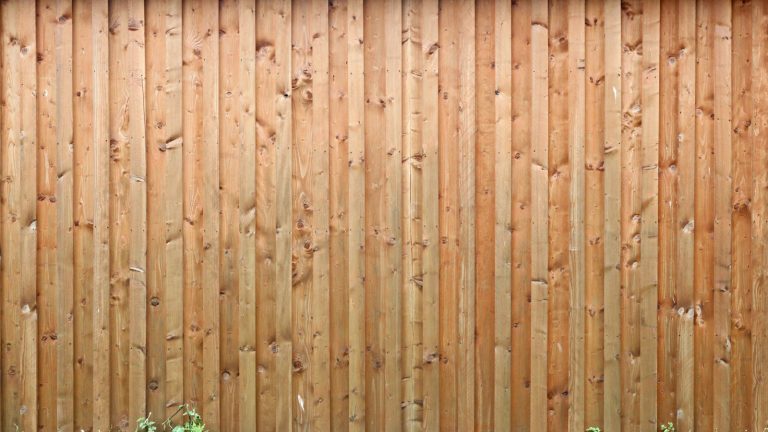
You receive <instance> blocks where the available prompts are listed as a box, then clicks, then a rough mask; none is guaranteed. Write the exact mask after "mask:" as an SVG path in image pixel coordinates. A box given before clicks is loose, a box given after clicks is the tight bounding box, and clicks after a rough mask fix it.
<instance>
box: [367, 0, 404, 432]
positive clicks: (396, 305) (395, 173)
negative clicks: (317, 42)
mask: <svg viewBox="0 0 768 432" xmlns="http://www.w3.org/2000/svg"><path fill="white" fill-rule="evenodd" d="M402 17H403V14H402V4H401V3H400V2H399V1H388V2H386V4H385V7H384V17H383V18H384V23H385V28H386V29H389V31H385V32H384V51H383V55H384V57H385V64H384V67H385V75H384V83H385V90H384V92H383V94H382V97H383V99H384V101H385V103H384V106H383V108H384V119H385V122H386V123H385V128H384V130H385V132H386V133H385V136H384V141H383V143H382V144H384V148H385V151H386V155H384V154H382V155H381V157H382V158H383V161H384V177H385V179H386V182H385V183H384V184H383V187H382V192H383V201H381V202H380V203H379V205H381V208H380V211H381V212H382V213H381V215H382V222H383V224H382V225H381V226H382V228H383V229H382V233H381V234H383V236H381V238H380V244H381V247H382V256H381V266H382V268H383V270H384V273H383V274H382V279H381V282H382V288H383V289H382V291H381V294H382V296H383V298H382V301H383V303H384V338H383V341H384V344H383V348H384V357H383V360H384V397H385V402H384V415H385V420H386V421H385V423H384V427H385V428H387V430H395V431H396V430H399V429H400V424H401V409H400V383H398V379H399V378H400V377H401V375H400V367H401V364H400V361H399V358H400V349H401V345H402V344H401V340H400V339H401V332H400V326H401V311H402V310H401V306H400V304H401V297H402V295H401V294H402V293H401V291H402V286H401V282H402V281H401V280H400V276H399V274H400V273H401V272H402V258H401V257H402V246H403V245H402V241H401V240H402V232H401V222H402V221H401V217H400V206H399V203H400V193H401V191H402V188H401V185H402V175H401V169H402V122H403V117H402V75H401V74H402ZM392 29H397V30H398V31H392ZM374 157H375V156H374Z"/></svg>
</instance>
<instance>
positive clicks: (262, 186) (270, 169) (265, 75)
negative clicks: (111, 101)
mask: <svg viewBox="0 0 768 432" xmlns="http://www.w3.org/2000/svg"><path fill="white" fill-rule="evenodd" d="M269 6H270V4H269V3H268V2H263V1H260V2H258V5H257V8H258V12H257V16H258V18H257V23H256V41H257V43H258V47H256V48H255V49H256V71H255V74H256V82H255V85H256V89H255V95H254V96H255V100H254V101H252V102H251V103H254V104H255V107H254V109H255V111H256V120H257V123H256V129H255V134H256V136H255V139H256V143H255V146H256V150H257V151H256V153H255V156H254V157H256V164H257V165H256V166H257V168H256V173H255V174H256V175H255V177H254V179H255V180H254V181H255V188H256V190H255V194H256V202H255V210H254V211H255V214H254V218H255V224H256V245H255V249H256V250H255V252H254V253H255V257H254V259H255V261H254V264H251V265H255V267H256V271H255V277H256V281H255V284H256V290H257V292H256V295H255V297H254V300H255V305H254V307H255V309H256V327H255V330H256V334H255V338H254V339H255V340H254V345H253V347H254V349H255V350H256V351H255V360H254V361H255V362H256V364H254V367H255V368H257V369H256V370H255V371H254V372H256V373H258V384H257V388H256V392H257V394H258V401H257V402H256V404H257V416H256V421H257V425H258V427H259V428H260V429H262V428H263V429H267V430H269V429H270V428H273V427H275V421H276V416H275V415H276V413H275V404H276V400H277V394H278V393H279V388H280V384H279V383H278V382H276V379H275V378H276V369H275V366H276V363H275V356H274V353H275V347H276V346H277V345H276V344H275V339H276V333H275V332H276V330H277V326H276V325H274V322H275V317H276V312H275V306H276V304H275V300H276V294H277V293H276V292H275V291H273V290H272V289H271V287H273V286H274V285H275V281H276V279H275V267H274V265H273V261H272V259H271V258H270V257H272V256H274V259H275V260H277V261H279V260H280V259H281V256H279V255H274V254H275V252H276V250H275V247H276V244H275V241H276V236H275V231H274V230H275V227H276V226H277V219H276V218H277V216H276V214H277V213H276V212H277V210H278V209H277V208H276V199H277V196H276V193H277V191H276V183H275V181H276V180H277V171H276V157H277V156H278V155H277V154H276V153H275V142H274V141H273V140H275V139H276V137H275V133H276V130H277V118H276V105H275V104H276V102H277V98H278V97H280V96H279V95H275V93H274V92H275V90H276V87H277V82H278V81H277V78H276V75H277V72H278V71H277V63H276V57H275V55H276V52H275V50H276V46H275V43H276V41H275V33H276V26H275V24H276V16H275V15H274V11H273V10H272V9H271V8H270V7H269ZM270 100H271V101H272V103H269V101H270ZM259 101H261V102H259ZM243 124H244V126H247V122H246V123H243ZM246 154H247V153H246ZM243 168H245V167H243ZM250 171H253V170H252V169H250V168H249V169H245V171H244V173H249V172H250ZM249 175H250V174H249ZM245 267H246V268H247V267H248V264H245ZM277 347H278V349H279V346H277ZM259 370H260V372H259Z"/></svg>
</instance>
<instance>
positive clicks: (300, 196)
mask: <svg viewBox="0 0 768 432" xmlns="http://www.w3.org/2000/svg"><path fill="white" fill-rule="evenodd" d="M294 6H295V7H296V13H295V14H294V16H293V18H294V28H293V39H294V42H293V45H294V47H295V48H294V58H293V59H294V64H295V66H296V71H297V72H296V73H295V74H294V76H293V82H294V84H293V88H294V97H293V109H294V112H295V114H296V115H295V116H294V123H293V128H294V137H295V140H294V145H295V146H294V152H293V161H294V164H295V166H296V169H295V170H294V175H293V185H294V193H295V196H294V201H293V211H294V218H295V220H296V228H297V230H296V231H295V233H294V239H293V248H294V249H295V251H296V252H295V253H294V255H293V256H294V273H293V285H294V297H293V311H294V316H293V319H294V321H293V323H294V328H293V334H294V336H293V342H294V345H295V346H296V353H295V354H294V372H295V377H296V381H295V382H294V399H295V403H296V409H297V416H296V417H295V425H296V427H297V428H300V429H303V430H307V428H309V429H321V430H323V429H326V428H327V427H329V422H330V411H329V390H330V383H329V372H330V370H329V368H328V366H329V365H328V361H329V358H328V327H327V326H328V317H327V313H328V310H327V304H328V243H327V235H328V205H327V195H328V138H329V137H328V121H327V117H325V115H326V114H327V111H328V96H329V95H328V76H327V74H328V15H327V3H322V2H321V1H320V0H318V1H315V2H311V3H306V2H297V4H295V5H294ZM298 251H301V252H298Z"/></svg>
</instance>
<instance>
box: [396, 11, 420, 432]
mask: <svg viewBox="0 0 768 432" xmlns="http://www.w3.org/2000/svg"><path fill="white" fill-rule="evenodd" d="M422 13H423V4H422V3H420V2H414V1H410V0H406V1H404V2H403V91H404V92H405V96H404V97H403V133H404V136H403V161H404V167H403V171H402V173H403V180H402V185H403V194H402V217H403V223H402V228H403V276H402V278H403V299H402V302H403V303H402V304H403V368H402V378H401V379H402V383H403V390H402V392H403V405H404V406H403V417H402V422H403V424H402V429H403V430H407V431H417V430H420V429H421V427H422V423H423V418H424V417H423V403H420V402H421V401H423V400H424V396H423V392H422V384H423V381H422V375H421V369H422V368H421V364H422V352H421V349H420V348H421V346H422V344H423V342H422V332H421V329H422V322H423V318H422V308H421V305H422V290H421V288H422V287H423V282H424V279H423V273H422V261H421V259H422V241H421V239H422V212H423V208H424V203H423V201H422V200H423V198H424V197H422V187H423V177H422V166H423V165H422V164H423V161H424V152H423V147H422V136H423V135H422V134H423V131H422V123H423V119H422V112H423V110H422V96H423V95H422V82H423V77H424V75H423V65H422V62H423V57H422V51H423V46H422V44H423V39H422V34H421V32H422V22H423V21H422Z"/></svg>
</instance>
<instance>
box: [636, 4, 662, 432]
mask: <svg viewBox="0 0 768 432" xmlns="http://www.w3.org/2000/svg"><path fill="white" fill-rule="evenodd" d="M659 14H660V1H659V0H644V3H643V42H642V47H643V75H642V80H643V86H642V102H641V103H642V122H643V132H642V156H641V160H642V162H641V164H642V165H641V169H642V173H641V196H642V207H641V212H640V273H641V274H640V283H641V285H640V429H641V430H644V431H645V430H647V431H651V432H654V431H656V429H657V428H658V425H657V419H656V381H657V378H656V377H657V360H658V359H657V349H658V347H657V324H658V318H657V310H658V237H659V222H658V214H659V196H658V193H659V29H660V27H659V22H660V18H659Z"/></svg>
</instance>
